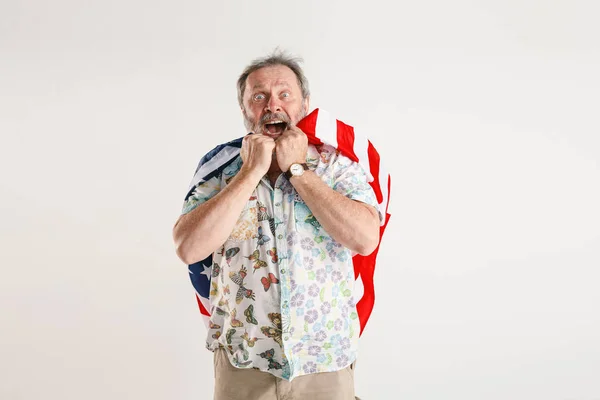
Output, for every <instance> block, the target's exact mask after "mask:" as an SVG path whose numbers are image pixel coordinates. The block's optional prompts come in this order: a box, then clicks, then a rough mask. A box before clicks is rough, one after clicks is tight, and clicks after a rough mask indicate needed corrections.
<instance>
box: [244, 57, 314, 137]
mask: <svg viewBox="0 0 600 400" xmlns="http://www.w3.org/2000/svg"><path fill="white" fill-rule="evenodd" d="M243 103H244V106H243V108H242V113H243V115H244V125H245V126H246V129H247V130H248V131H249V132H254V133H259V134H263V135H267V136H270V137H272V138H274V139H277V138H278V137H279V135H281V133H283V131H284V130H285V128H286V126H288V125H296V123H298V121H300V120H301V119H302V118H304V117H305V116H306V114H307V113H308V99H306V100H303V99H302V91H301V90H300V85H298V79H297V78H296V74H294V71H292V70H291V69H289V68H288V67H286V66H284V65H275V66H271V67H265V68H261V69H258V70H256V71H254V72H253V73H251V74H250V75H248V79H246V89H245V91H244V98H243Z"/></svg>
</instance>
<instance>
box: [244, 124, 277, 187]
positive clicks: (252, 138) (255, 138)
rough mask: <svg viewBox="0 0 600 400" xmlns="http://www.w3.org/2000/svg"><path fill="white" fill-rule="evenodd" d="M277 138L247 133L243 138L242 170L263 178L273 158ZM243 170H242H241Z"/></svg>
mask: <svg viewBox="0 0 600 400" xmlns="http://www.w3.org/2000/svg"><path fill="white" fill-rule="evenodd" d="M274 149H275V140H273V138H270V137H268V136H265V135H259V134H252V135H247V136H245V137H244V139H243V140H242V150H241V156H242V161H243V165H242V170H243V171H245V172H247V173H250V174H252V175H256V176H257V177H258V179H260V178H262V177H263V176H264V175H265V174H266V173H267V171H268V170H269V167H270V166H271V162H272V160H273V150H274ZM240 172H241V171H240Z"/></svg>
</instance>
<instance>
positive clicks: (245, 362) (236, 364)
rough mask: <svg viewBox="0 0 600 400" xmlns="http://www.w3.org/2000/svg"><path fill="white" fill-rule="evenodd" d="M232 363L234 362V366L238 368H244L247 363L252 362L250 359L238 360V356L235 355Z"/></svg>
mask: <svg viewBox="0 0 600 400" xmlns="http://www.w3.org/2000/svg"><path fill="white" fill-rule="evenodd" d="M233 363H234V364H235V366H236V367H238V368H244V367H247V366H248V365H250V364H252V360H248V361H240V360H239V356H238V355H236V356H235V357H234V358H233Z"/></svg>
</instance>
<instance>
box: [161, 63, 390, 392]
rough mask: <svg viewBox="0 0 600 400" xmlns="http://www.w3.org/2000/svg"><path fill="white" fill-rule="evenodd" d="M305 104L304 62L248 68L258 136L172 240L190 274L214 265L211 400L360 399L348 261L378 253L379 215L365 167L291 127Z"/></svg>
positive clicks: (248, 114)
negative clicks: (206, 262) (192, 268)
mask: <svg viewBox="0 0 600 400" xmlns="http://www.w3.org/2000/svg"><path fill="white" fill-rule="evenodd" d="M309 99H310V93H309V89H308V82H307V80H306V77H305V76H304V73H303V71H302V69H301V68H300V66H299V60H297V59H295V58H291V57H288V56H286V55H285V54H283V53H280V52H276V53H273V54H272V55H270V56H268V57H265V58H262V59H258V60H255V61H254V62H252V63H251V64H250V65H249V66H248V67H247V68H246V69H245V70H244V72H243V73H242V74H241V76H240V77H239V79H238V102H239V105H240V108H241V111H242V115H243V118H244V123H245V126H246V128H247V130H248V131H249V132H251V134H249V135H247V136H245V137H244V139H243V142H242V147H241V152H240V156H239V157H238V159H236V160H235V162H233V163H232V164H230V165H229V166H228V167H227V168H225V169H224V170H223V171H222V172H221V173H219V174H218V175H217V176H214V177H211V178H210V179H208V180H207V181H205V182H201V183H200V184H198V185H197V186H196V187H195V188H194V190H193V193H192V195H191V196H189V197H188V198H187V200H186V202H185V204H184V207H183V214H182V215H181V216H180V218H179V219H178V221H177V223H176V224H175V227H174V230H173V236H174V240H175V244H176V247H177V254H178V256H179V257H180V258H181V260H182V261H184V262H185V263H186V264H193V263H196V262H198V261H200V260H203V259H205V258H206V257H207V256H209V255H211V254H212V259H213V264H212V281H211V289H212V290H211V292H210V303H211V305H212V310H211V317H210V322H209V332H208V336H207V348H208V349H209V350H211V351H214V353H215V356H214V358H215V397H214V398H215V399H216V400H221V399H232V400H234V399H252V400H271V399H273V400H274V399H311V400H319V399H327V400H336V399H340V400H347V399H354V372H353V366H354V361H355V359H356V354H357V344H358V336H359V325H358V324H359V322H358V318H357V315H356V300H357V299H355V298H354V297H353V288H354V271H353V266H352V256H353V255H354V254H355V253H359V254H362V255H367V254H370V253H371V252H373V250H374V249H375V248H376V247H377V245H378V242H379V227H380V218H382V216H381V215H380V214H379V213H378V208H377V200H376V198H375V195H374V193H373V190H372V188H371V187H370V185H369V184H368V183H367V175H366V173H365V172H364V170H363V169H362V168H361V167H360V165H359V164H357V163H355V162H353V161H351V160H350V159H349V158H347V157H344V156H342V155H341V154H339V152H338V151H336V149H335V148H333V147H331V146H327V145H321V146H318V147H316V146H313V145H309V144H308V140H307V137H306V135H305V134H304V132H302V131H301V130H300V129H299V128H298V127H296V124H297V122H298V121H300V120H301V119H302V118H303V117H304V116H306V115H307V113H308V110H309Z"/></svg>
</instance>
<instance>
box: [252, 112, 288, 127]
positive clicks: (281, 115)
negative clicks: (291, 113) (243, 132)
mask: <svg viewBox="0 0 600 400" xmlns="http://www.w3.org/2000/svg"><path fill="white" fill-rule="evenodd" d="M273 120H280V121H283V122H285V123H286V124H287V125H290V124H291V122H292V121H291V120H290V118H289V117H288V116H287V115H286V114H284V113H272V112H268V113H266V114H265V115H263V116H262V117H261V118H260V121H258V124H259V125H260V126H263V125H264V124H265V123H267V122H269V121H273Z"/></svg>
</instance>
